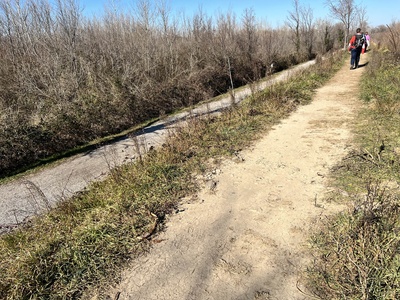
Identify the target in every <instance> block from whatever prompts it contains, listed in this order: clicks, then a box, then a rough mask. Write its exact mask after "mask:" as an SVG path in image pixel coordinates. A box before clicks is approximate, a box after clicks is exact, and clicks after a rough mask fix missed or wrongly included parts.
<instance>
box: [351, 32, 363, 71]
mask: <svg viewBox="0 0 400 300" xmlns="http://www.w3.org/2000/svg"><path fill="white" fill-rule="evenodd" d="M348 50H349V51H351V59H350V70H354V69H356V68H357V67H358V64H359V62H360V55H361V53H364V51H365V35H364V34H363V33H362V32H361V28H357V30H356V34H355V35H353V36H352V37H351V39H350V42H349V48H348Z"/></svg>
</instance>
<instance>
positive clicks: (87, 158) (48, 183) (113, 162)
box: [0, 61, 315, 233]
mask: <svg viewBox="0 0 400 300" xmlns="http://www.w3.org/2000/svg"><path fill="white" fill-rule="evenodd" d="M314 63H315V61H309V62H306V63H304V64H301V65H298V66H296V67H294V68H291V69H289V70H286V71H283V72H281V73H279V74H277V75H275V76H273V77H272V78H271V79H269V80H264V81H262V82H259V83H258V84H254V85H253V86H254V89H256V90H260V89H263V88H265V87H266V86H268V85H271V84H272V83H274V82H277V81H283V80H286V79H288V78H289V77H290V76H291V75H292V74H294V73H295V72H296V71H298V70H301V69H303V68H307V67H308V66H310V65H312V64H314ZM250 94H251V90H250V88H249V87H244V88H240V89H237V90H235V102H237V103H238V102H240V101H242V100H243V99H244V98H245V97H246V96H248V95H250ZM231 104H232V100H231V97H230V96H229V95H227V96H226V97H223V98H221V99H220V100H218V101H214V102H209V103H206V104H203V105H200V106H198V107H196V108H194V109H192V110H190V111H186V112H182V113H179V114H175V115H173V116H169V117H167V118H165V119H163V120H161V121H159V122H157V123H155V124H152V125H151V126H149V127H146V128H144V129H143V130H142V131H141V132H139V133H138V135H137V137H136V138H130V137H126V138H124V139H122V140H119V141H118V142H115V143H113V144H110V145H107V146H103V147H99V148H98V149H96V150H94V151H90V152H87V153H83V154H79V155H76V156H74V157H71V158H68V159H65V160H62V161H60V162H59V163H56V164H53V165H52V166H49V167H46V168H44V169H40V170H38V171H36V172H34V173H32V174H29V175H26V176H22V177H18V179H15V180H12V181H9V182H7V183H5V184H2V185H0V233H1V232H5V231H7V230H9V229H10V228H12V227H14V226H16V225H17V224H18V223H20V222H23V221H24V220H25V219H26V218H29V217H30V216H34V215H36V214H40V213H43V212H45V211H46V210H48V209H50V208H51V207H54V205H55V204H56V203H57V202H59V201H61V200H64V199H68V198H70V197H71V196H72V195H73V194H75V193H77V192H79V191H82V190H84V189H85V187H87V186H88V184H89V183H90V182H92V181H95V180H101V179H102V178H104V176H106V175H107V174H108V173H109V171H110V170H111V169H112V168H113V167H115V166H118V165H121V164H123V163H126V162H131V161H133V160H134V159H135V157H136V156H137V155H138V154H137V151H136V149H138V147H139V148H140V151H141V152H143V151H146V149H149V148H150V147H158V146H159V145H162V144H163V142H164V141H165V138H166V137H167V135H168V131H169V130H171V129H173V126H177V125H178V124H179V122H184V120H185V119H186V118H187V117H189V116H190V117H192V116H197V115H202V114H209V113H215V112H218V111H219V110H221V109H222V108H224V107H227V106H229V105H231Z"/></svg>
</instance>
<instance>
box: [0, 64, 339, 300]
mask: <svg viewBox="0 0 400 300" xmlns="http://www.w3.org/2000/svg"><path fill="white" fill-rule="evenodd" d="M342 63H343V60H339V61H337V58H336V57H335V59H334V58H333V57H332V58H329V59H326V60H324V61H322V62H319V63H317V64H316V65H315V66H312V67H310V68H309V69H308V70H305V71H302V73H301V74H298V75H296V76H295V77H294V78H292V79H291V80H290V81H289V82H287V83H279V84H276V85H274V86H272V87H270V88H268V89H266V90H265V91H262V92H259V93H257V94H254V95H253V96H252V97H250V98H248V99H246V100H245V101H244V102H243V103H242V104H241V105H239V106H235V107H232V108H229V109H226V110H225V111H224V112H223V113H222V114H220V115H218V116H215V115H214V116H209V117H205V118H202V119H193V120H191V121H189V122H188V126H185V127H182V128H180V129H179V130H177V131H176V132H174V133H172V134H171V137H170V138H169V139H168V141H167V142H166V144H165V145H163V147H161V148H160V149H157V150H152V151H150V152H149V153H147V154H146V155H143V159H142V160H140V161H137V162H136V163H132V164H129V165H124V166H122V167H119V168H116V169H114V170H112V172H111V174H110V176H108V178H107V179H106V180H104V181H103V182H99V183H94V184H92V185H91V186H90V188H89V189H88V190H87V191H84V192H81V193H79V194H78V195H77V196H76V197H74V198H73V199H71V200H69V201H66V202H64V203H61V204H60V205H59V206H58V207H57V208H56V209H54V210H52V211H50V212H49V213H48V214H46V215H43V216H41V217H37V218H34V219H32V220H31V221H30V222H29V223H27V224H25V225H24V226H22V227H21V228H19V229H17V230H15V231H13V232H11V233H9V234H7V235H3V236H1V237H0V261H1V264H0V274H1V280H0V298H1V299H9V300H11V299H79V298H82V297H84V296H85V292H87V291H88V290H89V291H91V290H93V289H95V288H97V287H99V286H101V285H102V284H103V283H104V282H108V283H110V282H114V281H115V280H116V279H117V278H118V274H119V273H120V271H121V268H123V267H124V266H125V265H126V263H127V261H129V260H131V259H134V258H135V257H136V256H137V255H139V254H141V253H143V251H145V250H147V249H148V248H149V247H150V244H151V243H150V240H151V236H152V234H153V233H154V232H156V231H157V230H160V229H162V227H163V220H164V218H165V216H166V215H167V214H169V213H171V212H172V211H173V210H174V208H176V206H177V204H178V203H179V201H180V200H181V199H182V198H183V197H186V196H189V195H193V194H194V193H195V192H196V191H197V190H198V189H199V185H198V181H197V179H196V178H198V176H197V175H199V174H203V173H204V172H206V171H207V170H209V168H211V167H212V166H211V165H210V164H211V163H212V162H215V161H218V159H220V158H222V157H230V156H232V155H234V154H235V153H236V152H237V151H239V150H241V149H243V148H245V147H247V146H248V145H250V144H251V143H252V142H253V141H254V140H255V139H257V138H258V137H260V136H262V135H263V134H265V132H266V131H267V130H269V129H270V128H271V126H272V125H273V124H276V123H277V122H278V121H279V120H280V119H282V118H284V117H286V116H288V114H289V113H290V112H292V111H294V110H295V109H296V107H298V106H299V105H301V104H306V103H309V102H310V101H311V97H312V95H313V93H314V90H315V89H316V88H317V87H319V86H321V85H322V84H323V83H324V82H325V81H326V80H327V79H328V78H330V77H331V76H332V75H333V74H334V72H335V71H337V70H338V69H339V68H340V66H341V65H342Z"/></svg>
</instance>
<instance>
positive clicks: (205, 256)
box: [110, 55, 368, 300]
mask: <svg viewBox="0 0 400 300" xmlns="http://www.w3.org/2000/svg"><path fill="white" fill-rule="evenodd" d="M367 58H368V56H367V55H364V56H362V61H361V63H365V61H366V60H367ZM363 70H364V68H363V67H361V68H359V69H357V70H352V71H350V70H349V67H348V66H347V64H346V65H345V66H344V67H343V68H342V69H341V70H340V71H339V72H338V73H337V74H336V76H335V77H334V78H333V79H331V80H330V81H329V82H328V83H327V84H326V85H325V86H324V87H322V88H320V89H319V90H318V91H317V94H316V95H315V97H314V99H313V102H312V103H311V104H310V105H307V106H304V107H301V108H299V109H298V111H297V112H295V113H294V114H292V116H290V117H289V118H288V119H286V120H284V121H283V122H281V123H280V124H279V125H277V126H275V127H274V130H272V131H271V132H269V133H266V135H265V137H264V138H263V139H261V140H259V141H258V142H256V143H255V144H254V146H253V147H251V149H247V150H245V151H243V153H241V155H242V157H243V159H244V160H243V161H242V162H240V163H238V162H234V161H225V162H223V163H222V165H221V166H218V169H217V170H216V171H215V172H214V174H213V179H212V180H213V181H214V184H212V185H207V187H205V188H204V189H203V190H202V191H201V192H200V193H199V195H198V197H197V198H196V199H192V200H191V201H187V202H186V203H183V204H182V207H181V209H180V210H179V211H180V212H179V213H177V214H175V215H173V216H171V217H170V218H169V220H167V229H166V230H165V232H162V233H160V234H159V235H158V236H157V237H156V238H155V239H156V240H157V241H158V243H155V244H154V247H153V248H152V250H151V251H150V253H148V254H147V255H145V256H143V257H140V259H138V260H137V261H135V262H134V263H133V264H132V265H131V267H130V268H129V269H128V270H126V272H125V273H124V275H123V281H122V282H121V284H120V285H119V286H117V287H116V288H115V289H114V290H112V291H111V292H110V296H111V297H115V295H118V298H119V299H120V300H121V299H135V300H138V299H146V300H149V299H174V300H176V299H196V300H198V299H216V300H221V299H282V300H283V299H285V300H288V299H312V297H309V296H307V291H306V290H305V288H304V285H303V284H302V281H301V280H300V278H301V274H302V272H304V270H305V268H306V265H307V263H309V261H310V257H309V255H308V250H307V238H308V234H309V230H310V228H312V227H313V226H314V225H315V224H316V223H318V220H319V219H320V218H322V217H323V216H324V215H326V214H331V213H333V212H335V211H338V210H339V209H342V207H339V206H338V205H336V204H334V203H331V204H329V203H325V202H323V201H322V199H323V198H324V196H325V194H326V193H329V188H328V187H327V177H326V176H327V175H328V173H329V169H330V168H331V167H332V166H333V165H334V164H335V163H336V162H338V161H339V160H340V159H341V158H343V157H344V155H345V154H346V153H347V152H348V151H349V147H350V146H351V132H350V125H351V122H352V119H353V118H354V116H355V112H356V110H357V106H358V105H359V100H358V99H357V92H356V91H357V89H358V88H359V87H358V85H359V80H360V77H361V74H362V72H363ZM210 186H211V187H212V190H210V189H209V187H210Z"/></svg>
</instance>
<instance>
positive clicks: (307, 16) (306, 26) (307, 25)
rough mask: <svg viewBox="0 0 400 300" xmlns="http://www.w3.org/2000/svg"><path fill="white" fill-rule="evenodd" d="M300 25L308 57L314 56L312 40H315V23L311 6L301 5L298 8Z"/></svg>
mask: <svg viewBox="0 0 400 300" xmlns="http://www.w3.org/2000/svg"><path fill="white" fill-rule="evenodd" d="M300 13H301V19H302V26H301V33H302V36H303V39H304V46H305V48H306V53H307V57H308V59H312V58H313V56H314V49H313V46H314V40H315V23H314V15H313V10H312V9H311V7H307V8H305V7H302V8H301V10H300Z"/></svg>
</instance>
